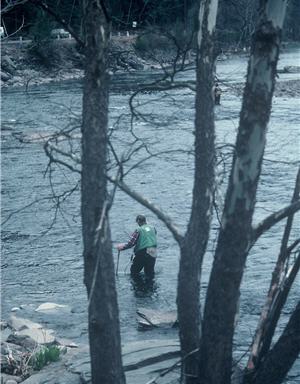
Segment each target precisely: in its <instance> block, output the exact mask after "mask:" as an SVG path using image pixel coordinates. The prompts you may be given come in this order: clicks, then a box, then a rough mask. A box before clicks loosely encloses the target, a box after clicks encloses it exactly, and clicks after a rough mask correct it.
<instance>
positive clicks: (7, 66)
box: [1, 55, 16, 75]
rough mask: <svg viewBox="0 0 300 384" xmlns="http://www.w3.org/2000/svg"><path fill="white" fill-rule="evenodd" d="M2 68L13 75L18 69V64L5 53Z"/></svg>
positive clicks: (2, 58)
mask: <svg viewBox="0 0 300 384" xmlns="http://www.w3.org/2000/svg"><path fill="white" fill-rule="evenodd" d="M1 69H2V70H3V71H5V72H8V73H9V74H10V75H13V74H14V73H15V70H16V66H15V64H14V62H13V61H12V59H11V58H10V57H9V56H7V55H5V56H2V57H1Z"/></svg>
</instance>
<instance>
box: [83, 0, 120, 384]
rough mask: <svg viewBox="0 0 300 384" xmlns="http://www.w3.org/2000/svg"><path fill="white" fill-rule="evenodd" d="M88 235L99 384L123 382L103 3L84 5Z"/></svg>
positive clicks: (91, 335)
mask: <svg viewBox="0 0 300 384" xmlns="http://www.w3.org/2000/svg"><path fill="white" fill-rule="evenodd" d="M84 26H85V47H86V51H85V54H86V63H85V79H84V88H83V122H82V201H81V214H82V231H83V244H84V251H83V256H84V282H85V285H86V288H87V292H88V298H89V307H88V317H89V319H88V321H89V341H90V354H91V366H92V382H93V383H94V384H99V383H105V384H123V383H125V377H124V373H123V370H122V361H121V346H120V331H119V314H118V305H117V295H116V290H115V279H114V264H113V257H112V249H111V238H110V229H109V222H108V217H107V214H108V212H107V211H108V209H107V186H106V161H107V120H108V117H107V114H108V86H109V78H108V71H107V47H108V37H109V24H108V22H107V20H106V18H105V15H104V12H103V9H102V7H101V5H100V2H99V1H96V0H86V1H84Z"/></svg>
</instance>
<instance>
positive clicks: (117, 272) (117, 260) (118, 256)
mask: <svg viewBox="0 0 300 384" xmlns="http://www.w3.org/2000/svg"><path fill="white" fill-rule="evenodd" d="M119 260H120V251H118V259H117V268H116V276H118V270H119Z"/></svg>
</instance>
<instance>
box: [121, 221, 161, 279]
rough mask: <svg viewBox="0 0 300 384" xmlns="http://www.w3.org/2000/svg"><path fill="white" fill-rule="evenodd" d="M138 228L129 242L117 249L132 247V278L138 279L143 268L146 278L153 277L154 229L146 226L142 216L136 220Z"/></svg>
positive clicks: (154, 256) (154, 254) (154, 255)
mask: <svg viewBox="0 0 300 384" xmlns="http://www.w3.org/2000/svg"><path fill="white" fill-rule="evenodd" d="M136 222H137V224H138V228H137V229H136V230H135V231H134V232H133V234H132V235H131V237H130V239H129V241H128V242H127V243H125V244H118V245H117V249H118V250H119V251H124V250H125V249H128V248H132V247H134V255H135V256H134V259H133V262H132V264H131V268H130V272H131V276H132V277H138V276H139V273H140V272H141V270H142V269H143V268H144V272H145V275H146V278H148V279H152V278H153V277H154V265H155V261H156V255H157V252H156V247H157V240H156V229H155V228H154V227H152V226H151V225H149V224H147V220H146V217H145V216H144V215H138V216H137V218H136Z"/></svg>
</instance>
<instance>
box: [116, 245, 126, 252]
mask: <svg viewBox="0 0 300 384" xmlns="http://www.w3.org/2000/svg"><path fill="white" fill-rule="evenodd" d="M123 246H124V244H117V245H116V248H117V250H118V251H122V249H123Z"/></svg>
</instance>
